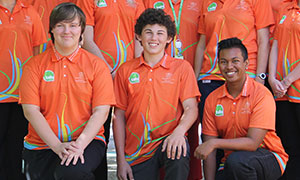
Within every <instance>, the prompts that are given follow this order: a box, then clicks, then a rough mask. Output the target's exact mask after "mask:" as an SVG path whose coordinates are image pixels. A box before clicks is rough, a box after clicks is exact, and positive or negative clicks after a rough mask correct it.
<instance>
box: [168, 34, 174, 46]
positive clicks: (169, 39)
mask: <svg viewBox="0 0 300 180" xmlns="http://www.w3.org/2000/svg"><path fill="white" fill-rule="evenodd" d="M172 40H173V38H172V37H170V36H168V39H167V44H169V43H170V42H171V41H172Z"/></svg>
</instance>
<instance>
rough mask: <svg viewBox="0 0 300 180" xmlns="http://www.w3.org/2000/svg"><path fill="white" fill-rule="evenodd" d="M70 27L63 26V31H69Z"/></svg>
mask: <svg viewBox="0 0 300 180" xmlns="http://www.w3.org/2000/svg"><path fill="white" fill-rule="evenodd" d="M70 30H71V28H70V27H69V26H67V25H66V26H64V33H69V32H70Z"/></svg>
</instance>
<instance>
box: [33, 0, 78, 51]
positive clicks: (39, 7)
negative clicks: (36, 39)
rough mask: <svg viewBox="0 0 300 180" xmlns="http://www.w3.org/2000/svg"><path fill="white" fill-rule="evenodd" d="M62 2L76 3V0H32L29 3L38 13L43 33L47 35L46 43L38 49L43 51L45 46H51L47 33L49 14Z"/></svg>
mask: <svg viewBox="0 0 300 180" xmlns="http://www.w3.org/2000/svg"><path fill="white" fill-rule="evenodd" d="M64 2H72V3H76V0H32V2H31V4H32V5H33V7H34V8H35V10H36V11H37V12H38V13H39V15H40V18H41V20H42V23H43V25H44V29H45V34H46V35H47V41H48V42H47V43H45V44H43V46H41V49H40V51H41V52H44V51H45V50H46V48H47V46H50V47H51V46H52V42H51V36H50V34H49V17H50V14H51V12H52V10H53V8H55V7H56V6H57V5H58V4H61V3H64ZM47 44H48V45H47Z"/></svg>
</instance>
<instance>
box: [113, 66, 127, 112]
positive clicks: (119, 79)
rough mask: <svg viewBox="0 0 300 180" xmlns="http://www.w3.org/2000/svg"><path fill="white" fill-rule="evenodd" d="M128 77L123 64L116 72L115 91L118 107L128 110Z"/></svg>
mask: <svg viewBox="0 0 300 180" xmlns="http://www.w3.org/2000/svg"><path fill="white" fill-rule="evenodd" d="M126 79H127V78H126V77H125V74H124V73H123V68H122V65H121V67H120V68H119V70H118V71H117V73H116V76H115V79H114V91H115V94H116V102H117V103H116V107H118V108H120V109H122V110H124V111H125V110H126V109H127V106H128V101H127V99H128V98H127V97H128V95H127V88H126Z"/></svg>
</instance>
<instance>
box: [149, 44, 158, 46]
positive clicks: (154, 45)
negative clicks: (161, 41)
mask: <svg viewBox="0 0 300 180" xmlns="http://www.w3.org/2000/svg"><path fill="white" fill-rule="evenodd" d="M149 45H150V46H158V44H156V43H155V44H153V43H150V44H149Z"/></svg>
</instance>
